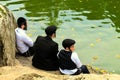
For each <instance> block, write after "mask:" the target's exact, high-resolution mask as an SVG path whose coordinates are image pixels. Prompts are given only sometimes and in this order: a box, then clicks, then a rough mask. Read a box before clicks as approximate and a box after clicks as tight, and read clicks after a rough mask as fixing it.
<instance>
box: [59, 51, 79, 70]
mask: <svg viewBox="0 0 120 80" xmlns="http://www.w3.org/2000/svg"><path fill="white" fill-rule="evenodd" d="M71 56H72V52H71V51H65V50H61V51H60V52H59V54H58V59H59V64H60V68H61V69H63V70H64V69H68V70H72V69H75V68H77V66H76V64H75V63H74V62H73V61H72V59H71Z"/></svg>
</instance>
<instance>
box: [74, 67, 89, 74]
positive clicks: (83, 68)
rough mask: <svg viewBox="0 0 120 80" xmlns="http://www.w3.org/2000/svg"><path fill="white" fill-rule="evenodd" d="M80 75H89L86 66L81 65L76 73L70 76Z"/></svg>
mask: <svg viewBox="0 0 120 80" xmlns="http://www.w3.org/2000/svg"><path fill="white" fill-rule="evenodd" d="M81 73H83V74H89V73H90V72H89V70H88V69H87V67H86V65H82V66H81V67H80V68H79V69H78V70H77V72H75V73H74V74H72V75H78V74H81Z"/></svg>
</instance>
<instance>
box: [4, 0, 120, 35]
mask: <svg viewBox="0 0 120 80" xmlns="http://www.w3.org/2000/svg"><path fill="white" fill-rule="evenodd" d="M11 4H12V5H13V4H24V7H22V8H20V9H19V10H22V9H25V10H27V11H28V12H27V13H26V14H25V15H26V16H28V17H37V19H36V18H32V19H30V20H32V21H46V24H57V25H58V24H60V23H63V22H65V21H71V20H80V21H83V20H84V18H83V17H82V16H85V17H86V18H87V20H103V19H107V18H108V19H110V20H111V21H110V20H109V21H105V22H104V21H103V22H101V24H111V25H112V26H113V27H115V30H116V32H118V33H120V23H119V22H120V19H119V18H120V15H119V13H120V9H119V7H120V5H119V4H120V1H119V0H106V1H105V0H74V1H73V0H44V1H43V0H23V1H22V0H21V1H16V2H11V3H8V4H6V6H8V5H11ZM68 17H69V18H68ZM99 26H101V25H98V27H99ZM101 27H102V26H101ZM91 28H93V27H91Z"/></svg>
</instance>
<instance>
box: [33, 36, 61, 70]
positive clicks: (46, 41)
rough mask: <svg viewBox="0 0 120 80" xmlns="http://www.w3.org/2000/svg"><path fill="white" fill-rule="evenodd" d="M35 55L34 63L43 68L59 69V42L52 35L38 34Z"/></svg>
mask: <svg viewBox="0 0 120 80" xmlns="http://www.w3.org/2000/svg"><path fill="white" fill-rule="evenodd" d="M34 50H35V55H34V56H33V59H32V65H33V66H34V67H36V68H39V69H43V70H58V69H59V62H58V58H57V53H58V44H57V43H56V42H54V41H53V40H52V39H51V38H50V37H48V36H46V37H42V36H38V37H37V39H36V41H35V43H34Z"/></svg>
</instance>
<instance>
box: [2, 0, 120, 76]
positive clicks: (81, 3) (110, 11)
mask: <svg viewBox="0 0 120 80" xmlns="http://www.w3.org/2000/svg"><path fill="white" fill-rule="evenodd" d="M0 3H1V4H3V5H5V6H6V7H7V8H9V9H10V10H11V11H12V13H13V14H14V16H15V18H16V19H17V18H18V17H20V16H22V17H25V18H26V19H27V20H28V26H29V29H28V31H27V33H28V35H29V36H30V37H31V38H32V39H33V40H34V41H35V39H36V37H37V36H38V35H45V34H44V30H43V29H44V28H46V27H47V26H48V25H52V24H54V25H57V27H58V30H57V37H56V39H54V40H55V41H56V42H58V43H59V49H61V48H62V46H61V42H62V40H63V39H65V38H72V39H75V40H76V42H77V43H76V52H77V53H78V55H79V58H80V60H81V61H82V62H83V64H89V65H92V66H96V67H98V68H102V69H106V70H108V71H109V72H111V73H118V74H120V63H119V62H120V1H119V0H2V1H0Z"/></svg>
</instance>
